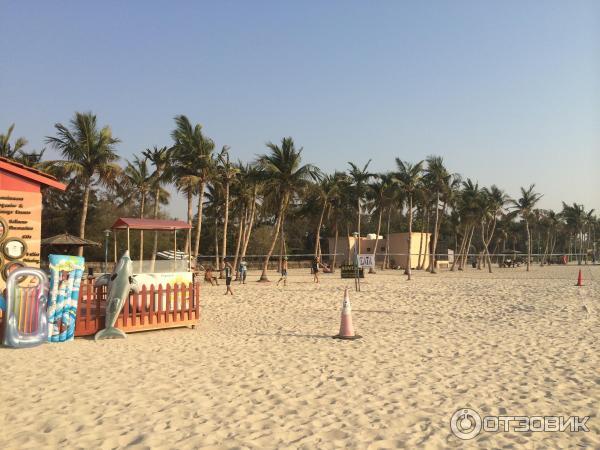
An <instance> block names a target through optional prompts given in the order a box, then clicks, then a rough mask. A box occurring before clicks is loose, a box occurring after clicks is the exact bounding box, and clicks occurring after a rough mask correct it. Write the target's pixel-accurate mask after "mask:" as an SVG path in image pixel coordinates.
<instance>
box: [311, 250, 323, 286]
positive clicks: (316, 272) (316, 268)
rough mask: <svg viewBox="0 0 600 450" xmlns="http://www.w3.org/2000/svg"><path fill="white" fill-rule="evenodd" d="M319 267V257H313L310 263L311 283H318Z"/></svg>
mask: <svg viewBox="0 0 600 450" xmlns="http://www.w3.org/2000/svg"><path fill="white" fill-rule="evenodd" d="M320 266H321V262H320V261H319V257H318V256H315V259H313V262H312V267H311V268H312V273H313V282H314V283H319V267H320Z"/></svg>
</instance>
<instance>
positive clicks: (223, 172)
mask: <svg viewBox="0 0 600 450" xmlns="http://www.w3.org/2000/svg"><path fill="white" fill-rule="evenodd" d="M217 160H218V166H217V172H218V174H219V178H220V181H221V185H222V186H223V191H224V194H225V195H224V202H225V205H224V206H225V208H224V210H225V211H224V217H223V246H222V247H223V248H222V258H221V259H222V261H225V258H226V256H227V225H228V223H229V188H230V187H231V183H232V182H233V181H234V179H235V177H236V176H237V174H238V172H239V169H238V168H237V167H236V166H235V164H233V163H232V162H231V161H230V160H229V147H228V146H227V145H224V146H223V148H222V149H221V152H220V153H219V156H218V157H217Z"/></svg>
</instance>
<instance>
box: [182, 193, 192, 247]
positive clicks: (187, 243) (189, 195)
mask: <svg viewBox="0 0 600 450" xmlns="http://www.w3.org/2000/svg"><path fill="white" fill-rule="evenodd" d="M186 196H187V223H188V224H190V226H191V225H192V219H193V217H194V216H193V213H192V209H193V207H194V206H193V205H194V193H193V191H192V190H191V188H188V189H187V192H186ZM184 248H185V250H184V251H185V252H186V253H188V254H189V253H191V250H192V243H191V242H190V233H186V234H185V247H184Z"/></svg>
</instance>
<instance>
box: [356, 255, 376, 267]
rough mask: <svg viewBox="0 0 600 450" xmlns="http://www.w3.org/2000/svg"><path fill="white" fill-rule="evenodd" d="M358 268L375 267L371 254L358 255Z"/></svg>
mask: <svg viewBox="0 0 600 450" xmlns="http://www.w3.org/2000/svg"><path fill="white" fill-rule="evenodd" d="M358 266H359V267H375V258H373V255H372V254H369V255H358Z"/></svg>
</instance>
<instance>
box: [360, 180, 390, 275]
mask: <svg viewBox="0 0 600 450" xmlns="http://www.w3.org/2000/svg"><path fill="white" fill-rule="evenodd" d="M375 178H376V180H375V181H374V182H372V183H370V184H369V190H368V191H367V200H368V201H369V203H368V206H369V208H370V209H371V210H372V211H374V212H375V211H376V212H377V235H376V238H375V246H374V248H373V261H374V262H376V258H377V246H378V245H379V235H380V234H381V221H382V218H383V213H384V211H386V210H389V209H390V208H391V204H392V201H393V196H394V192H393V191H394V188H395V180H394V177H393V175H392V174H390V173H383V174H377V175H375ZM388 239H389V238H388ZM370 272H371V273H374V272H375V271H374V268H371V270H370Z"/></svg>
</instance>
